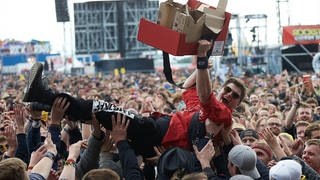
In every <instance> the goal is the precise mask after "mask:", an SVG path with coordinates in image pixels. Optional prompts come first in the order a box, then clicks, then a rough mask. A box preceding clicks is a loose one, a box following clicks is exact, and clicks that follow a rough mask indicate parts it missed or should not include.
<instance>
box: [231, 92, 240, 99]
mask: <svg viewBox="0 0 320 180" xmlns="http://www.w3.org/2000/svg"><path fill="white" fill-rule="evenodd" d="M232 97H233V98H234V99H238V98H239V97H240V96H239V94H237V93H232Z"/></svg>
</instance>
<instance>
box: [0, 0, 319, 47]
mask: <svg viewBox="0 0 320 180" xmlns="http://www.w3.org/2000/svg"><path fill="white" fill-rule="evenodd" d="M74 1H76V0H72V1H71V0H69V8H70V4H72V3H73V2H74ZM175 1H177V2H179V1H180V2H182V3H184V2H186V0H175ZM202 1H203V2H206V3H207V4H210V5H213V6H216V4H217V2H218V1H217V0H202ZM280 1H284V0H280ZM54 3H55V1H54V0H27V1H24V0H1V1H0V39H2V40H3V39H16V40H22V41H30V40H31V39H37V40H41V41H50V42H51V44H52V48H53V50H54V51H55V52H56V51H58V52H61V51H62V49H63V47H62V44H63V41H64V38H63V37H64V36H63V26H62V23H57V22H56V14H55V4H54ZM276 6H277V0H229V1H228V5H227V11H228V12H230V13H232V14H239V15H240V16H244V15H247V14H266V15H267V16H268V18H267V28H268V32H267V35H268V38H267V39H268V40H269V41H270V43H271V44H275V43H277V37H278V36H277V28H278V19H277V16H276V12H277V11H276ZM281 14H282V20H281V21H282V23H283V24H284V25H287V23H288V21H289V18H288V14H289V15H290V23H291V25H298V24H301V25H314V24H320V0H304V1H302V0H289V2H288V3H284V2H282V3H281ZM249 23H250V22H249ZM230 26H233V24H230ZM244 26H245V25H244ZM72 31H73V28H72V26H71V23H66V33H67V36H66V42H67V46H68V47H67V49H68V51H70V49H72V48H71V47H70V42H72V41H73V37H72V36H70V34H71V33H72Z"/></svg>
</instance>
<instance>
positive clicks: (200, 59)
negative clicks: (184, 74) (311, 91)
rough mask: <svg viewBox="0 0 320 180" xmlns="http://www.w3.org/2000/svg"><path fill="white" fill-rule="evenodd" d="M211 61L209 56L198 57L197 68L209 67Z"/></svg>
mask: <svg viewBox="0 0 320 180" xmlns="http://www.w3.org/2000/svg"><path fill="white" fill-rule="evenodd" d="M208 67H209V62H208V58H207V57H199V56H198V57H197V69H208Z"/></svg>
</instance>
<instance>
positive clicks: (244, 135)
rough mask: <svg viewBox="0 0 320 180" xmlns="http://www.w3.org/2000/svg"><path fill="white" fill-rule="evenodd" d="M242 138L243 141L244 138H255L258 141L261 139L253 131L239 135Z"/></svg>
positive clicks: (245, 131) (246, 131) (249, 130)
mask: <svg viewBox="0 0 320 180" xmlns="http://www.w3.org/2000/svg"><path fill="white" fill-rule="evenodd" d="M239 136H240V138H241V139H243V138H244V137H248V136H249V137H254V138H256V139H259V135H258V133H257V131H255V130H253V129H246V130H244V131H242V132H241V133H240V134H239Z"/></svg>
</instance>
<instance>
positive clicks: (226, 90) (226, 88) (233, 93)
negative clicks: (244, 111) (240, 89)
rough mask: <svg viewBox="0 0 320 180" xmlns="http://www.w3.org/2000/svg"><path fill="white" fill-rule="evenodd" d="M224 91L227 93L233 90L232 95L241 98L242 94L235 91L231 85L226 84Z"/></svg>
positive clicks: (234, 97)
mask: <svg viewBox="0 0 320 180" xmlns="http://www.w3.org/2000/svg"><path fill="white" fill-rule="evenodd" d="M224 92H225V93H230V92H232V94H231V96H232V98H233V99H238V98H240V95H239V94H238V93H236V92H234V91H233V90H232V89H231V87H229V86H225V87H224Z"/></svg>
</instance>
